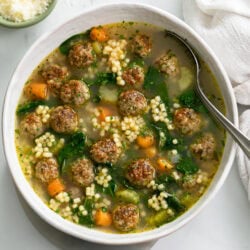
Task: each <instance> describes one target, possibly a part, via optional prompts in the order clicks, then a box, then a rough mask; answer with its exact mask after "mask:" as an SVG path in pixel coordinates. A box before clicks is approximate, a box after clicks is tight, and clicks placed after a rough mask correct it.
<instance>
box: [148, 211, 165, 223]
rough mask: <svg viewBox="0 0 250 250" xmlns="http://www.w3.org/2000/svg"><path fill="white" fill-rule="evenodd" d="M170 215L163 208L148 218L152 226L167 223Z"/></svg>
mask: <svg viewBox="0 0 250 250" xmlns="http://www.w3.org/2000/svg"><path fill="white" fill-rule="evenodd" d="M169 217H170V215H169V214H168V212H167V210H161V211H159V212H157V213H156V214H155V215H153V216H150V217H149V218H148V224H149V225H151V226H157V227H158V226H161V225H162V224H164V223H166V222H167V221H168V219H169Z"/></svg>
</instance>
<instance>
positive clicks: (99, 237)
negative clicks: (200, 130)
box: [2, 3, 238, 245]
mask: <svg viewBox="0 0 250 250" xmlns="http://www.w3.org/2000/svg"><path fill="white" fill-rule="evenodd" d="M131 7H133V8H137V9H142V10H146V11H148V12H151V13H154V14H157V15H159V16H161V17H163V18H165V19H168V20H169V21H170V22H173V23H175V24H177V25H178V26H181V27H182V28H184V29H185V31H187V32H188V33H189V35H190V36H191V37H193V38H194V39H196V40H197V41H198V44H200V45H202V46H203V48H204V49H205V50H206V51H207V53H208V54H209V55H210V56H211V57H212V59H213V60H214V61H215V62H216V68H218V69H219V72H220V74H221V76H222V77H223V80H224V82H225V84H226V87H227V90H228V98H229V99H230V105H231V106H230V108H231V110H232V113H231V116H232V119H233V123H234V124H236V125H237V126H238V110H237V105H236V100H235V96H234V93H233V89H232V86H231V83H230V80H229V78H228V76H227V73H226V71H225V69H224V67H223V66H222V64H221V63H220V61H219V60H218V58H217V56H216V55H215V54H214V52H213V51H212V50H211V49H210V47H209V46H208V45H207V44H206V43H205V41H204V40H203V39H202V38H201V37H200V36H199V35H198V34H197V33H196V32H195V31H194V30H193V29H192V28H191V27H190V26H188V25H187V24H186V23H184V22H183V21H182V20H180V19H179V18H177V17H176V16H174V15H172V14H170V13H168V12H166V11H164V10H161V9H159V8H156V7H153V6H151V5H147V4H138V3H136V4H134V3H111V4H105V5H99V6H97V7H92V8H88V9H86V10H84V11H83V12H82V13H81V14H79V15H77V16H75V17H73V18H71V19H69V20H67V21H66V22H64V23H63V24H61V25H59V26H58V27H56V28H54V29H52V30H51V31H49V32H47V33H45V34H44V35H42V36H41V37H40V38H39V39H37V41H36V42H35V43H34V44H33V45H32V46H31V47H30V48H29V50H28V51H27V52H26V54H25V55H24V57H23V59H22V60H21V61H20V62H19V64H18V66H17V68H16V69H15V71H14V74H13V75H12V78H11V80H10V84H9V86H8V89H7V92H6V95H5V99H4V108H3V117H2V122H3V126H2V133H3V144H4V153H5V157H6V159H7V163H8V167H9V169H10V171H11V174H12V177H13V179H14V182H15V184H16V186H17V188H18V190H19V191H20V193H21V194H22V196H23V197H24V199H25V200H26V202H27V203H28V204H29V206H30V207H31V208H32V209H33V210H34V211H35V212H36V213H37V214H38V215H39V216H40V217H41V218H42V219H43V220H44V221H46V222H47V223H48V224H50V225H51V226H53V227H55V228H56V229H58V230H60V231H62V232H64V233H67V234H69V235H72V236H74V237H77V238H80V239H83V240H87V241H89V242H93V243H99V244H106V245H130V244H138V243H144V242H148V241H151V240H156V239H159V238H161V237H164V236H166V235H169V234H171V233H173V232H175V231H176V230H177V229H179V228H181V227H182V226H184V225H185V224H186V223H187V222H189V221H190V220H192V219H193V218H194V217H195V216H196V215H197V214H198V213H199V212H200V211H201V210H202V209H203V208H204V207H205V206H206V205H207V204H208V202H209V201H210V200H211V199H212V198H213V197H214V196H215V194H216V193H217V192H218V190H219V189H220V188H221V186H222V185H223V183H224V181H225V179H226V177H227V176H228V173H229V171H230V169H231V166H232V163H233V160H234V156H235V149H236V148H235V145H234V143H233V142H232V140H231V139H230V141H228V139H229V138H228V137H227V141H226V145H227V144H229V149H228V151H229V152H230V154H229V156H228V157H227V159H226V160H225V161H226V163H225V164H224V165H225V169H224V170H223V172H222V173H221V176H220V177H219V178H218V180H217V182H216V183H215V184H214V185H213V187H212V188H211V185H212V183H211V184H210V186H209V187H208V190H210V192H209V193H208V192H206V193H205V194H203V196H202V197H201V198H200V199H199V201H197V202H196V203H195V204H194V205H193V206H192V207H191V208H190V209H189V210H188V211H187V212H185V213H184V214H183V215H181V216H179V217H178V218H177V219H176V220H174V221H173V222H171V223H167V224H165V225H163V226H161V227H159V228H156V229H153V230H150V231H146V232H141V233H133V234H112V233H105V232H102V231H99V230H95V229H89V228H87V227H84V226H81V225H80V226H79V225H76V224H75V223H71V222H69V221H67V220H65V219H63V218H61V217H60V216H59V215H57V214H56V213H55V212H54V211H52V210H50V209H49V208H48V207H47V206H46V205H45V204H44V202H43V201H42V200H41V199H40V197H39V196H38V195H37V194H36V193H35V192H34V190H33V189H32V187H31V186H30V184H29V183H28V181H27V180H26V179H25V177H24V175H23V174H22V175H18V174H16V172H15V169H16V168H17V167H18V168H20V165H19V164H18V166H16V165H15V164H14V161H13V159H12V158H13V154H14V155H15V157H16V158H17V155H16V152H13V150H11V146H12V145H13V143H14V141H9V140H8V139H9V136H8V134H9V125H8V123H7V117H9V116H10V112H9V105H8V103H9V101H10V100H11V90H12V89H13V88H14V80H15V79H14V78H15V74H16V72H18V70H20V68H21V67H22V64H23V61H24V60H25V58H26V57H27V56H28V55H29V54H30V52H31V51H32V50H33V49H34V48H35V47H37V46H38V45H39V43H41V42H42V41H44V40H45V39H46V38H47V37H48V36H49V35H50V34H53V33H54V32H55V31H57V30H59V29H60V28H62V27H63V26H64V25H65V24H67V23H70V22H72V21H73V20H75V19H77V18H79V17H80V16H83V15H86V14H90V13H94V12H95V11H97V10H100V9H101V10H102V11H109V9H110V8H111V9H112V10H114V9H117V10H118V9H120V8H127V9H130V8H131ZM220 89H221V88H220ZM217 172H218V171H217ZM214 178H215V177H214ZM212 182H213V181H212ZM79 227H80V228H81V229H80V228H79ZM164 227H165V228H164ZM167 227H168V228H167ZM79 231H81V232H79ZM83 232H84V233H83ZM85 233H86V234H85ZM108 236H112V237H108Z"/></svg>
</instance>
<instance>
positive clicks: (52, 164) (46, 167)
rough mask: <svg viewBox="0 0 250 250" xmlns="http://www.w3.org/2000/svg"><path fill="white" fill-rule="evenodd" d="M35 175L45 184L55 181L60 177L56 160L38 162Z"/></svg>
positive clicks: (49, 159)
mask: <svg viewBox="0 0 250 250" xmlns="http://www.w3.org/2000/svg"><path fill="white" fill-rule="evenodd" d="M35 175H36V178H37V179H39V180H40V181H42V182H44V183H48V182H50V181H53V180H54V179H56V178H57V177H58V176H59V173H58V164H57V161H56V160H55V159H54V158H47V159H43V160H41V161H39V162H37V164H36V166H35Z"/></svg>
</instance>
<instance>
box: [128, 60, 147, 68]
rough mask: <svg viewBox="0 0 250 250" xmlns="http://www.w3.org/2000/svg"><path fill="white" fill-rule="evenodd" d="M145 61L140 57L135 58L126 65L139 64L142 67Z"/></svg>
mask: <svg viewBox="0 0 250 250" xmlns="http://www.w3.org/2000/svg"><path fill="white" fill-rule="evenodd" d="M144 65H145V62H144V61H143V59H142V58H135V59H134V60H132V61H131V62H130V63H129V64H128V67H129V68H134V67H135V66H140V67H144Z"/></svg>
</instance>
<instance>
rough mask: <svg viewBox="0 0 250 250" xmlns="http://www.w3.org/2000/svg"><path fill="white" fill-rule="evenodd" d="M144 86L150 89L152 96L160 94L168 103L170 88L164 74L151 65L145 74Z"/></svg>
mask: <svg viewBox="0 0 250 250" xmlns="http://www.w3.org/2000/svg"><path fill="white" fill-rule="evenodd" d="M143 88H144V89H146V90H149V91H150V94H151V95H152V96H160V97H161V99H162V101H163V102H164V103H165V104H166V105H168V104H169V98H168V89H167V85H166V83H165V80H164V75H163V74H161V73H160V71H159V70H158V69H156V68H155V67H153V66H149V68H148V71H147V73H146V75H145V80H144V84H143Z"/></svg>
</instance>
